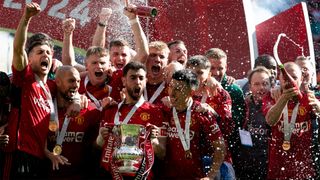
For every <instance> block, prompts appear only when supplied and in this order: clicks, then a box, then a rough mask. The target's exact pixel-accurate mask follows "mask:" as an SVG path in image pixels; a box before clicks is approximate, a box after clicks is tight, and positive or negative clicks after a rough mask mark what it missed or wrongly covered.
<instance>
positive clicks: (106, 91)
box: [79, 70, 123, 102]
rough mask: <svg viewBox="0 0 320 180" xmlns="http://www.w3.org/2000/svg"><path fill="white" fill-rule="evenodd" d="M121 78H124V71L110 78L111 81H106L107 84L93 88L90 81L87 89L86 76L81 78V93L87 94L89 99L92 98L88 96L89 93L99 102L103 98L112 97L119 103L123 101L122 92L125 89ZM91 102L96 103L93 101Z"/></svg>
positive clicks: (119, 71) (117, 72) (118, 71)
mask: <svg viewBox="0 0 320 180" xmlns="http://www.w3.org/2000/svg"><path fill="white" fill-rule="evenodd" d="M121 77H122V70H117V71H116V72H114V73H113V74H112V77H109V79H108V80H106V83H105V84H102V85H99V86H93V85H92V84H91V83H90V81H89V82H88V84H87V86H86V87H85V78H86V76H84V77H82V78H81V82H80V88H79V93H80V94H86V95H87V97H88V98H90V96H89V95H88V94H87V91H88V92H89V93H90V94H91V95H93V96H94V97H95V98H96V99H97V100H102V99H103V98H105V97H108V96H110V97H112V98H113V99H114V100H115V101H118V102H119V101H121V98H120V91H121V90H122V88H123V84H122V80H121ZM110 87H111V88H110ZM91 101H92V102H94V101H93V100H92V99H91Z"/></svg>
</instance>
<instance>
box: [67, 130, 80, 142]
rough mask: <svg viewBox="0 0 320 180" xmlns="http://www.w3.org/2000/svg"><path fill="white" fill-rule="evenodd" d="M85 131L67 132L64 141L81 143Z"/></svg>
mask: <svg viewBox="0 0 320 180" xmlns="http://www.w3.org/2000/svg"><path fill="white" fill-rule="evenodd" d="M83 137H84V132H66V136H65V137H64V141H63V142H67V143H71V142H75V143H81V142H82V141H83Z"/></svg>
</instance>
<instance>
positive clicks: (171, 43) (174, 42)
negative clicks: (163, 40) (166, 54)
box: [167, 40, 185, 49]
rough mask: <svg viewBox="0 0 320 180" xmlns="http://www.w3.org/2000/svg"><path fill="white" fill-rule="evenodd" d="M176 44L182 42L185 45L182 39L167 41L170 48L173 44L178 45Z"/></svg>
mask: <svg viewBox="0 0 320 180" xmlns="http://www.w3.org/2000/svg"><path fill="white" fill-rule="evenodd" d="M176 44H182V45H184V46H185V44H184V42H183V41H181V40H175V41H170V42H168V43H167V45H168V47H169V49H170V48H171V47H172V46H174V45H176Z"/></svg>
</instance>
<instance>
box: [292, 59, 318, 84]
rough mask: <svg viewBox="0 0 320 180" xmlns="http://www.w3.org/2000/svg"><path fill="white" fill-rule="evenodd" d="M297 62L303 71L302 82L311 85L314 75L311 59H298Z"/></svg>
mask: <svg viewBox="0 0 320 180" xmlns="http://www.w3.org/2000/svg"><path fill="white" fill-rule="evenodd" d="M296 63H297V64H298V66H299V67H300V68H301V72H302V83H303V84H304V85H309V84H311V81H312V76H313V74H314V73H313V72H314V71H313V69H314V68H313V67H312V64H311V61H309V60H303V61H302V60H298V61H296Z"/></svg>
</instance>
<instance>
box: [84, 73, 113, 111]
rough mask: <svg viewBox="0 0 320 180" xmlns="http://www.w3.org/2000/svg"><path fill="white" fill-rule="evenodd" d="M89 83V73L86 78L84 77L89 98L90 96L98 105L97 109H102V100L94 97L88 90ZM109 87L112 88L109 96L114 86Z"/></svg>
mask: <svg viewBox="0 0 320 180" xmlns="http://www.w3.org/2000/svg"><path fill="white" fill-rule="evenodd" d="M88 83H89V77H88V75H87V76H86V78H85V79H84V88H85V90H86V92H87V94H88V96H89V98H90V99H91V100H92V101H93V103H94V104H95V105H96V106H97V109H98V110H99V111H102V105H101V102H100V101H99V100H98V99H97V98H96V97H94V96H93V95H92V94H91V93H90V92H89V91H88V90H87V85H88ZM108 88H109V89H110V91H109V94H108V96H110V93H111V91H112V87H111V86H108Z"/></svg>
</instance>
